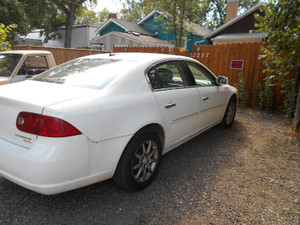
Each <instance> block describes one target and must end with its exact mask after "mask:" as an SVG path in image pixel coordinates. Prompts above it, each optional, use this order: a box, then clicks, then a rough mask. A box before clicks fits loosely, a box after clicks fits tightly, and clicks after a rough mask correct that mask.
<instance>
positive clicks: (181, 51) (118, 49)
mask: <svg viewBox="0 0 300 225" xmlns="http://www.w3.org/2000/svg"><path fill="white" fill-rule="evenodd" d="M113 52H148V53H162V54H172V55H184V56H188V55H189V51H188V50H186V49H182V48H176V47H174V48H170V47H148V46H145V47H143V46H139V47H114V50H113Z"/></svg>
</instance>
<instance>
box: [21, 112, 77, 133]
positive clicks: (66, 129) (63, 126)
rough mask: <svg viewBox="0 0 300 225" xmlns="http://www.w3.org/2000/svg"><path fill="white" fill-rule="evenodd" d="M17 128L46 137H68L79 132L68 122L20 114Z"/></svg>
mask: <svg viewBox="0 0 300 225" xmlns="http://www.w3.org/2000/svg"><path fill="white" fill-rule="evenodd" d="M17 128H18V129H19V130H21V131H23V132H27V133H31V134H36V135H40V136H46V137H68V136H74V135H78V134H81V132H80V131H79V130H78V129H77V128H75V127H74V126H72V125H71V124H69V123H68V122H66V121H64V120H62V119H58V118H55V117H51V116H44V115H40V114H36V113H29V112H20V113H19V115H18V118H17Z"/></svg>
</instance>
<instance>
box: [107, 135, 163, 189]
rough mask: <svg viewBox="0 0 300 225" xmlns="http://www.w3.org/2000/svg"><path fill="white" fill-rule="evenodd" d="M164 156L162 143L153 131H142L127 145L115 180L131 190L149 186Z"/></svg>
mask: <svg viewBox="0 0 300 225" xmlns="http://www.w3.org/2000/svg"><path fill="white" fill-rule="evenodd" d="M161 157H162V144H161V141H160V138H159V137H158V135H157V134H156V133H155V132H153V131H147V130H145V131H142V132H140V133H138V134H137V135H135V136H134V137H133V138H132V139H131V141H130V142H129V143H128V145H127V146H126V148H125V150H124V152H123V154H122V156H121V159H120V161H119V164H118V166H117V169H116V172H115V174H114V177H113V180H114V181H115V183H117V184H118V185H119V186H121V187H123V188H125V189H127V190H129V191H139V190H142V189H144V188H145V187H147V186H148V185H149V184H150V183H151V182H152V180H153V179H154V177H155V175H156V174H157V172H158V168H159V165H160V162H161Z"/></svg>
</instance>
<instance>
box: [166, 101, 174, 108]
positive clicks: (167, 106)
mask: <svg viewBox="0 0 300 225" xmlns="http://www.w3.org/2000/svg"><path fill="white" fill-rule="evenodd" d="M175 106H176V103H174V102H172V103H168V104H166V105H165V108H166V109H168V108H172V107H175Z"/></svg>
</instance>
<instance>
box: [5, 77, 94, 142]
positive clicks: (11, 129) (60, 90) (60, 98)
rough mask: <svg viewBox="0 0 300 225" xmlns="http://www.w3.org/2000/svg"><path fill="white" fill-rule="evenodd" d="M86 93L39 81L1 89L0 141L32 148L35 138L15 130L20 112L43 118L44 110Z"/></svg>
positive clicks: (86, 92)
mask: <svg viewBox="0 0 300 225" xmlns="http://www.w3.org/2000/svg"><path fill="white" fill-rule="evenodd" d="M93 91H95V90H93ZM88 93H89V89H84V88H76V87H68V86H65V85H60V84H52V83H44V82H38V81H25V82H20V83H15V84H8V85H3V86H1V87H0V138H1V139H4V140H6V141H9V142H11V143H14V144H17V145H20V146H23V147H26V148H31V146H32V145H33V144H34V143H35V141H36V139H37V135H33V134H29V133H25V132H22V131H20V130H18V129H17V127H16V120H17V117H18V114H19V113H20V112H22V111H25V112H32V113H37V114H42V113H43V110H44V108H45V107H47V106H50V105H53V104H57V103H61V102H64V101H68V100H71V99H75V98H79V97H82V96H84V95H87V94H88Z"/></svg>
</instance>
